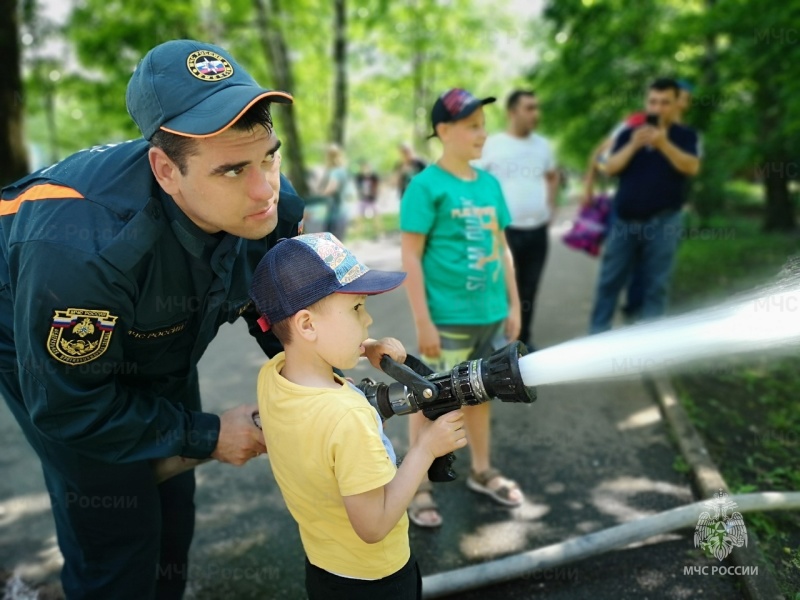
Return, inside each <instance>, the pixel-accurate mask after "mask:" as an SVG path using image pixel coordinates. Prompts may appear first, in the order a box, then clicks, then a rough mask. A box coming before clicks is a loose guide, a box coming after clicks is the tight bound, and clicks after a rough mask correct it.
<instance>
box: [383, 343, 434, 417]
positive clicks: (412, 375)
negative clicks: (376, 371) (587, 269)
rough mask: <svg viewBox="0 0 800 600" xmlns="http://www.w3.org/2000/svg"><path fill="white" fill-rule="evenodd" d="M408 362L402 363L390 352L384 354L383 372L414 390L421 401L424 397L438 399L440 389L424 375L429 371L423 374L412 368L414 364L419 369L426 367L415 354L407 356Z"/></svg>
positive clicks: (429, 399)
mask: <svg viewBox="0 0 800 600" xmlns="http://www.w3.org/2000/svg"><path fill="white" fill-rule="evenodd" d="M410 359H413V360H410ZM406 363H408V364H405V365H403V364H400V363H399V362H397V361H396V360H394V359H393V358H392V357H391V356H389V355H388V354H384V355H383V356H382V357H381V369H383V372H384V373H386V374H387V375H388V376H389V377H391V378H392V379H394V380H395V381H399V382H400V383H402V384H403V385H404V386H406V387H407V388H409V389H410V390H411V391H412V392H413V394H414V396H415V397H416V398H418V399H419V400H420V401H421V400H422V399H423V398H424V399H425V401H426V402H430V401H432V400H436V398H438V397H439V389H438V388H437V387H436V386H435V385H434V384H432V383H431V382H430V381H428V380H427V379H425V377H423V375H426V374H427V373H422V374H421V373H418V372H417V371H416V370H414V369H412V368H411V367H412V366H413V367H415V368H417V369H419V368H420V366H421V367H422V368H426V367H425V366H424V365H423V364H422V363H421V362H420V361H419V360H418V359H416V358H414V357H413V356H407V357H406ZM409 365H411V366H409ZM418 405H419V402H418Z"/></svg>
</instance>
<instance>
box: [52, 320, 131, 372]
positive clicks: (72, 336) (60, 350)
mask: <svg viewBox="0 0 800 600" xmlns="http://www.w3.org/2000/svg"><path fill="white" fill-rule="evenodd" d="M117 318H118V317H117V316H116V315H112V314H111V313H110V312H109V311H107V310H92V309H86V308H68V309H66V310H56V311H55V314H54V315H53V322H52V323H51V324H50V334H49V335H48V336H47V351H48V352H49V353H50V356H52V357H53V358H55V359H56V360H57V361H59V362H62V363H64V364H66V365H82V364H85V363H88V362H91V361H93V360H95V359H97V358H100V357H101V356H102V355H103V353H104V352H105V351H106V350H107V349H108V344H109V342H111V334H112V333H114V327H115V325H116V323H117Z"/></svg>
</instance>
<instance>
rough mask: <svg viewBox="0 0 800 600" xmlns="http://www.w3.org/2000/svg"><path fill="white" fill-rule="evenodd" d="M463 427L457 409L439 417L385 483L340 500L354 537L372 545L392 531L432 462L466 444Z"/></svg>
mask: <svg viewBox="0 0 800 600" xmlns="http://www.w3.org/2000/svg"><path fill="white" fill-rule="evenodd" d="M463 425H464V413H463V412H462V411H460V410H456V411H453V412H449V413H447V414H444V415H442V416H441V417H439V418H438V419H436V421H434V422H433V423H429V424H428V426H427V427H426V428H425V429H423V431H422V432H420V436H419V441H418V442H417V443H416V444H414V445H413V446H412V447H411V449H410V450H409V451H408V454H406V456H405V458H404V459H403V463H402V464H401V465H400V467H399V468H398V469H397V473H396V474H395V476H394V478H393V479H392V480H391V481H390V482H389V483H387V484H386V485H385V486H383V487H379V488H376V489H374V490H370V491H368V492H364V493H362V494H354V495H352V496H343V497H342V500H343V501H344V507H345V510H346V511H347V517H348V518H349V519H350V524H351V525H352V526H353V530H354V531H355V532H356V534H357V535H358V537H360V538H361V539H362V540H364V541H365V542H366V543H368V544H375V543H377V542H380V541H381V540H383V539H384V538H385V537H386V536H387V535H388V534H389V532H390V531H391V530H392V529H394V527H395V526H396V525H397V522H398V521H399V520H400V517H402V516H403V513H404V512H405V511H406V510H407V509H408V505H409V504H410V503H411V500H412V498H413V497H414V494H415V493H416V491H417V488H418V487H419V484H420V483H421V482H422V480H423V478H424V477H425V473H427V471H428V468H430V466H431V463H432V462H433V459H434V458H436V457H437V456H444V455H445V454H447V453H448V452H452V451H453V450H457V449H458V448H463V447H464V446H466V445H467V438H466V433H465V432H464V428H463Z"/></svg>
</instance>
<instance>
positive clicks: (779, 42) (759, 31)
mask: <svg viewBox="0 0 800 600" xmlns="http://www.w3.org/2000/svg"><path fill="white" fill-rule="evenodd" d="M545 16H546V19H547V29H546V32H545V36H544V38H543V39H542V40H541V41H540V44H539V47H538V52H539V54H540V56H541V57H542V61H541V63H539V64H538V65H537V66H536V68H535V69H534V70H533V71H532V73H531V80H532V81H533V82H534V84H535V85H536V87H537V89H538V90H539V91H540V95H541V97H542V100H543V105H544V110H545V114H546V118H545V119H544V123H545V126H546V127H547V129H548V131H550V132H552V133H553V135H557V136H558V138H559V154H560V156H561V158H562V159H563V160H565V161H566V162H567V163H568V164H569V165H570V166H571V167H573V168H580V169H583V168H584V165H585V164H586V161H587V159H588V156H589V154H590V153H591V151H592V149H593V148H594V146H595V145H596V144H598V143H599V142H600V140H602V139H603V138H605V137H606V136H607V135H608V133H609V131H611V130H612V128H613V127H614V126H615V124H617V123H618V122H620V121H621V120H622V118H623V117H624V116H625V115H626V114H628V113H630V112H631V111H634V110H641V108H642V105H643V102H642V100H643V95H644V89H645V86H646V85H647V83H648V82H649V81H651V80H652V79H654V78H655V77H657V76H674V77H679V78H685V79H688V80H690V81H692V82H693V83H694V84H695V92H694V94H693V108H692V109H691V110H690V111H689V113H688V114H687V116H686V118H687V121H688V123H689V124H690V125H693V126H695V127H697V128H698V129H700V130H701V131H702V133H703V138H704V148H705V150H706V152H705V158H704V162H703V167H702V169H701V173H700V176H699V177H698V178H697V180H696V181H695V182H694V186H693V193H692V202H693V205H694V206H695V209H696V210H697V213H698V214H699V216H700V217H701V218H702V219H703V220H707V219H709V218H710V217H711V216H713V215H715V214H721V213H723V212H724V211H725V210H726V209H727V208H728V206H729V205H728V197H727V196H726V194H725V183H726V182H728V181H731V180H732V179H734V178H743V179H748V180H751V181H758V182H761V181H763V179H764V178H765V177H766V176H768V175H770V174H776V173H777V174H781V175H783V174H788V176H789V177H790V178H792V179H795V180H796V179H798V178H800V170H799V169H798V165H797V163H796V162H793V159H792V157H794V156H797V153H798V150H800V144H799V143H798V139H800V137H799V136H798V124H799V123H800V102H798V100H797V99H798V97H800V89H799V88H800V78H798V77H797V76H796V65H797V64H798V62H800V36H798V33H797V30H796V29H794V28H793V27H792V25H791V24H792V23H797V22H798V20H800V4H799V3H797V2H770V3H763V2H758V1H757V0H704V1H701V0H693V1H679V0H671V1H663V0H661V1H658V0H643V1H641V2H635V3H632V2H625V1H624V0H558V1H556V0H552V1H551V2H549V3H548V5H547V9H546V11H545Z"/></svg>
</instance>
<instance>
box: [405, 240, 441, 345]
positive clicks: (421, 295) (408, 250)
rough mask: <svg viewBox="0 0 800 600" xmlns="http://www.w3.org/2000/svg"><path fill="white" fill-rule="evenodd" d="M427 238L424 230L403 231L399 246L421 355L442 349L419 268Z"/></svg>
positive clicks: (423, 277)
mask: <svg viewBox="0 0 800 600" xmlns="http://www.w3.org/2000/svg"><path fill="white" fill-rule="evenodd" d="M426 240H427V237H426V236H425V235H424V234H421V233H408V232H405V231H404V232H403V233H402V234H401V236H400V248H401V253H402V258H403V270H404V271H405V272H406V273H407V275H406V281H405V288H406V293H407V294H408V302H409V304H410V305H411V312H412V313H413V315H414V324H415V326H416V329H417V344H418V345H419V351H420V353H421V354H422V355H424V356H429V357H436V356H439V353H440V351H441V341H440V339H439V332H438V331H437V329H436V325H434V323H433V321H432V320H431V313H430V311H429V310H428V301H427V298H426V297H425V275H424V273H423V271H422V255H423V253H424V252H425V242H426Z"/></svg>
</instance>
